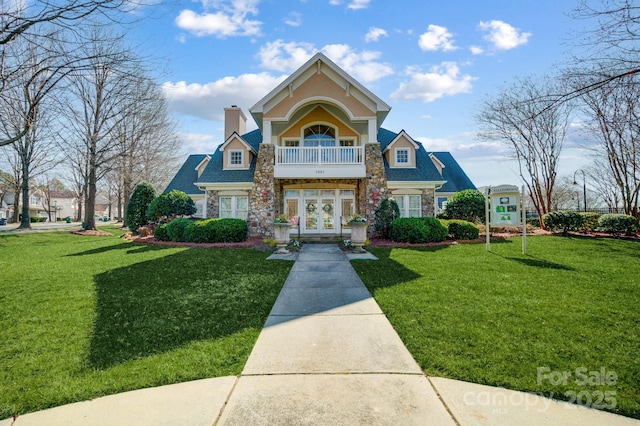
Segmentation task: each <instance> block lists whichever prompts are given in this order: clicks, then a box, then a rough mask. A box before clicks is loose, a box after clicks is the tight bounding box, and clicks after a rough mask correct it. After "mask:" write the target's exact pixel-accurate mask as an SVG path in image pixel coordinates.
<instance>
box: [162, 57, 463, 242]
mask: <svg viewBox="0 0 640 426" xmlns="http://www.w3.org/2000/svg"><path fill="white" fill-rule="evenodd" d="M390 110H391V107H390V106H389V105H387V104H386V103H385V102H384V101H382V100H381V99H380V98H378V97H377V96H376V95H374V94H373V93H371V92H370V91H369V90H368V89H367V88H365V87H364V86H362V85H361V84H360V83H359V82H357V81H356V80H355V79H353V78H352V77H351V76H350V75H348V74H347V73H346V72H345V71H344V70H342V69H341V68H339V67H338V66H337V65H336V64H334V63H333V62H331V61H330V60H329V59H328V58H327V57H326V56H324V55H323V54H322V53H318V54H316V55H315V56H314V57H313V58H311V59H310V60H309V61H308V62H307V63H306V64H305V65H303V66H302V67H301V68H300V69H298V70H297V71H296V72H294V73H293V74H292V75H291V76H289V77H288V78H287V79H286V80H285V81H283V82H282V83H281V84H280V85H278V86H277V87H276V88H275V89H273V90H272V91H271V92H270V93H269V94H268V95H267V96H265V97H264V98H263V99H261V100H260V101H259V102H258V103H257V104H255V105H254V106H253V107H252V108H250V110H249V112H250V113H251V115H252V117H253V119H254V120H255V122H256V124H257V125H258V129H257V130H254V131H252V132H249V133H247V132H246V116H245V115H244V113H243V111H242V110H241V109H240V108H238V107H236V106H232V107H231V108H225V141H224V143H222V145H220V146H219V147H218V149H217V150H216V151H215V152H214V153H213V154H211V155H191V156H190V157H189V158H188V159H187V161H186V162H185V163H184V165H183V166H182V168H181V169H180V170H179V171H178V173H177V174H176V176H175V177H174V178H173V180H172V181H171V183H170V184H169V186H168V187H167V189H166V191H165V192H168V191H171V190H172V189H179V190H181V191H184V192H186V193H187V194H189V195H190V196H191V197H192V198H193V199H194V201H195V202H196V205H197V206H198V214H199V216H201V217H237V218H242V219H246V220H247V222H248V225H249V231H250V234H251V235H258V236H270V235H272V229H271V228H272V223H273V219H274V218H275V217H277V216H278V215H279V214H282V213H284V214H286V215H287V216H288V217H289V218H290V219H291V220H293V221H298V220H299V223H300V231H301V232H302V233H303V234H334V235H337V234H345V233H347V234H348V233H349V229H348V225H347V221H348V219H349V218H350V217H351V216H352V215H353V214H355V213H358V214H360V215H363V216H365V217H366V218H367V219H368V220H369V223H370V227H369V235H371V236H372V235H374V232H375V231H374V228H373V226H372V225H373V220H374V213H375V210H376V209H377V208H378V206H379V205H380V202H381V201H382V200H383V199H384V198H388V197H393V198H394V199H395V200H396V201H397V202H398V205H399V206H400V210H401V214H402V216H433V215H434V214H435V213H436V211H437V206H438V204H439V203H440V204H441V203H442V202H443V201H444V199H445V198H447V197H449V196H450V195H451V194H453V193H454V192H457V191H460V190H462V189H469V188H471V189H473V188H475V187H474V185H473V183H472V182H471V181H470V180H469V178H468V177H467V176H466V174H465V173H464V171H463V170H462V169H461V168H460V166H459V165H458V163H457V162H456V161H455V159H454V158H453V157H452V156H451V155H450V154H449V153H446V152H435V153H434V152H431V153H429V152H427V151H426V150H425V148H424V147H423V146H422V144H421V143H419V142H417V141H415V140H413V139H412V138H411V136H409V135H408V134H407V133H406V132H405V131H404V130H401V131H400V132H393V131H390V130H387V129H384V128H382V127H381V126H382V123H383V121H384V120H385V118H386V116H387V115H388V114H389V111H390Z"/></svg>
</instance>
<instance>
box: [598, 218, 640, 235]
mask: <svg viewBox="0 0 640 426" xmlns="http://www.w3.org/2000/svg"><path fill="white" fill-rule="evenodd" d="M639 227H640V226H639V225H638V219H636V218H635V217H633V216H629V215H626V214H613V213H612V214H603V215H602V216H600V218H599V219H598V230H600V231H603V232H608V233H610V234H613V235H615V236H618V235H620V234H622V233H624V234H625V235H633V234H635V233H636V232H638V228H639Z"/></svg>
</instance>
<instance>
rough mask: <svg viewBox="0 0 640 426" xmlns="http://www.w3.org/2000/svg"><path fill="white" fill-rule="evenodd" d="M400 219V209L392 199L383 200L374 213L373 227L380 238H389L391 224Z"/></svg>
mask: <svg viewBox="0 0 640 426" xmlns="http://www.w3.org/2000/svg"><path fill="white" fill-rule="evenodd" d="M399 217H400V208H399V207H398V203H397V202H396V200H394V199H393V198H385V199H384V200H382V202H381V203H380V207H378V209H377V210H376V213H375V224H374V227H375V229H376V231H377V232H378V236H380V237H381V238H389V226H390V225H391V222H393V221H394V220H396V219H397V218H399Z"/></svg>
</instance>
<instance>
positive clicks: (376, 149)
mask: <svg viewBox="0 0 640 426" xmlns="http://www.w3.org/2000/svg"><path fill="white" fill-rule="evenodd" d="M364 153H365V165H366V170H367V178H366V183H365V191H364V192H365V199H364V216H365V217H366V218H367V220H368V221H369V227H368V229H367V235H368V236H369V238H372V237H375V236H376V231H375V227H374V223H375V213H376V210H377V209H378V207H379V206H380V202H381V201H382V200H383V199H385V198H387V197H388V196H389V188H388V187H387V175H386V173H385V171H384V160H383V157H382V151H381V149H380V144H379V143H369V144H366V145H365V148H364Z"/></svg>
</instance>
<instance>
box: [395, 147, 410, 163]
mask: <svg viewBox="0 0 640 426" xmlns="http://www.w3.org/2000/svg"><path fill="white" fill-rule="evenodd" d="M396 164H397V165H399V166H400V165H405V166H408V165H409V149H408V148H398V149H396Z"/></svg>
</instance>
